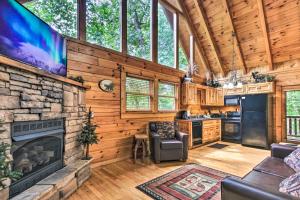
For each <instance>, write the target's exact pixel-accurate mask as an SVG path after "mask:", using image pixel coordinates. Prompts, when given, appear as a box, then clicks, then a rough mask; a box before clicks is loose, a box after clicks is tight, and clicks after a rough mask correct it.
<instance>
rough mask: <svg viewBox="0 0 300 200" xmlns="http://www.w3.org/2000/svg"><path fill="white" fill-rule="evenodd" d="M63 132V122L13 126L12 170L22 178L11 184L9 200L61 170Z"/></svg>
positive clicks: (26, 123)
mask: <svg viewBox="0 0 300 200" xmlns="http://www.w3.org/2000/svg"><path fill="white" fill-rule="evenodd" d="M64 132H65V129H64V120H63V119H54V120H45V121H30V122H15V123H13V124H12V129H11V134H12V149H11V154H12V156H13V165H12V167H13V169H14V170H17V171H20V172H22V173H23V176H22V178H21V179H19V180H17V181H15V182H13V183H12V184H11V186H10V197H13V196H15V195H17V194H19V193H21V192H22V191H24V190H26V189H28V188H29V187H31V186H33V185H34V184H36V183H37V182H39V181H40V180H42V179H44V178H46V177H47V176H49V175H50V174H52V173H54V172H55V171H57V170H59V169H61V168H62V167H63V149H64V145H63V144H64Z"/></svg>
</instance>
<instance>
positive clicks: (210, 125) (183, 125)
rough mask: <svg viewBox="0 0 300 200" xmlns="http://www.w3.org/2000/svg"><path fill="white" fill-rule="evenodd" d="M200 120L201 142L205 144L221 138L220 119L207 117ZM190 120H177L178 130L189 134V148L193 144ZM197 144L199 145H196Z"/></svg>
mask: <svg viewBox="0 0 300 200" xmlns="http://www.w3.org/2000/svg"><path fill="white" fill-rule="evenodd" d="M201 121H202V144H207V143H211V142H215V141H219V140H220V139H221V120H220V119H209V120H201ZM192 122H193V121H192V120H178V130H179V131H180V132H183V133H187V134H188V135H189V145H188V146H189V149H192V148H194V147H196V146H193V127H192ZM197 146H199V145H197Z"/></svg>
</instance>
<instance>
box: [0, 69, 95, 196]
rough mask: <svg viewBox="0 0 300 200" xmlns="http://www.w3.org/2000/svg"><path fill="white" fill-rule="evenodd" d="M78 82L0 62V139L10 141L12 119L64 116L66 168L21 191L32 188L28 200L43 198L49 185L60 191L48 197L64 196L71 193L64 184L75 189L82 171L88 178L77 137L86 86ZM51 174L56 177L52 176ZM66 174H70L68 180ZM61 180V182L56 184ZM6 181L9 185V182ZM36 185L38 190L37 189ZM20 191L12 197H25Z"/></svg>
mask: <svg viewBox="0 0 300 200" xmlns="http://www.w3.org/2000/svg"><path fill="white" fill-rule="evenodd" d="M78 85H79V84H78ZM78 85H75V84H74V85H73V84H70V83H69V82H63V81H61V80H59V79H55V78H50V77H49V76H42V75H40V74H35V73H32V72H29V71H24V70H21V69H18V68H15V67H11V66H7V65H0V123H1V125H2V128H1V129H0V140H1V142H5V143H9V144H12V139H11V124H12V123H13V122H20V121H37V120H49V119H61V118H64V119H65V135H64V154H63V158H64V166H66V167H64V168H63V169H61V170H59V171H57V173H59V174H60V173H62V174H60V175H55V174H56V173H55V174H53V175H50V180H52V182H51V181H50V182H48V183H47V184H46V183H45V181H46V180H47V179H48V178H49V177H48V178H46V180H45V181H44V182H43V181H41V182H39V183H38V184H37V185H35V186H33V187H32V188H30V189H28V190H27V191H25V192H23V193H24V194H25V195H28V191H29V193H30V191H32V192H31V193H30V194H31V195H33V196H35V197H34V198H33V196H30V198H31V199H43V198H44V197H45V194H44V193H45V191H48V190H49V194H48V195H50V193H51V191H52V192H53V191H54V190H52V189H50V188H51V187H53V188H55V189H56V190H57V191H58V193H57V194H59V195H57V194H56V193H55V195H56V196H53V198H52V197H51V198H52V199H62V198H65V197H66V196H68V195H69V194H71V191H70V188H69V189H68V188H65V187H71V186H72V188H75V189H76V188H77V187H78V186H79V185H81V184H82V182H83V180H85V179H86V178H85V177H82V174H84V175H86V177H89V171H90V170H89V162H84V161H81V160H80V158H81V157H82V155H83V149H82V147H81V146H80V145H79V144H78V142H77V140H76V139H77V136H78V135H79V134H80V132H81V128H82V124H83V122H84V121H85V119H86V106H85V88H84V87H83V86H78ZM82 170H83V171H82ZM51 176H56V177H55V178H52V179H51ZM65 176H68V177H69V179H68V181H67V180H66V177H65ZM71 177H72V178H71ZM78 177H79V178H78ZM54 179H55V181H54ZM61 181H62V182H63V184H62V183H60V184H58V185H57V183H59V182H61ZM7 183H8V184H9V181H7ZM70 184H71V185H70ZM75 185H76V187H75ZM37 188H39V191H40V192H41V193H39V192H37ZM64 190H68V192H63V191H64ZM26 192H27V193H26ZM2 193H3V191H2ZM23 193H21V194H20V195H18V196H19V197H18V196H16V197H15V198H16V199H20V198H22V199H23V200H24V199H26V198H25V197H24V194H23ZM0 194H1V192H0ZM42 194H43V195H42ZM22 195H23V196H22ZM46 196H47V195H46ZM50 196H51V195H50Z"/></svg>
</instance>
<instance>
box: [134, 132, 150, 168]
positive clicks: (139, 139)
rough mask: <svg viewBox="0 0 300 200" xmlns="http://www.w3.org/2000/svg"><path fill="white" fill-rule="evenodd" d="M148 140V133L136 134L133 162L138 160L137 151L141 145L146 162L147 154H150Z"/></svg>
mask: <svg viewBox="0 0 300 200" xmlns="http://www.w3.org/2000/svg"><path fill="white" fill-rule="evenodd" d="M147 141H148V135H144V134H138V135H135V136H134V143H135V144H134V149H133V158H134V160H133V162H134V163H135V162H136V158H137V151H138V149H139V148H140V147H141V149H142V153H143V156H142V161H143V162H144V158H145V156H148V145H147Z"/></svg>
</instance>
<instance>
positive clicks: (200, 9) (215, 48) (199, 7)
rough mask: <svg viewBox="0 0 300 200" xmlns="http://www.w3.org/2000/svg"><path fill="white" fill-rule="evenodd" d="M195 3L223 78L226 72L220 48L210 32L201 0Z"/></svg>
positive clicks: (195, 0)
mask: <svg viewBox="0 0 300 200" xmlns="http://www.w3.org/2000/svg"><path fill="white" fill-rule="evenodd" d="M194 3H195V5H196V10H197V12H198V14H199V16H200V17H199V21H200V24H201V25H202V27H203V28H204V30H205V33H206V36H207V38H208V40H209V44H210V46H211V47H212V50H213V53H214V56H215V58H216V60H217V64H218V66H219V67H220V70H221V74H222V76H224V75H225V70H224V67H223V63H222V59H221V56H220V53H219V48H218V46H217V44H216V42H215V39H214V36H213V33H212V31H211V30H210V27H209V23H208V20H207V16H206V14H205V10H204V9H203V5H202V3H201V2H200V1H199V0H194Z"/></svg>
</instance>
